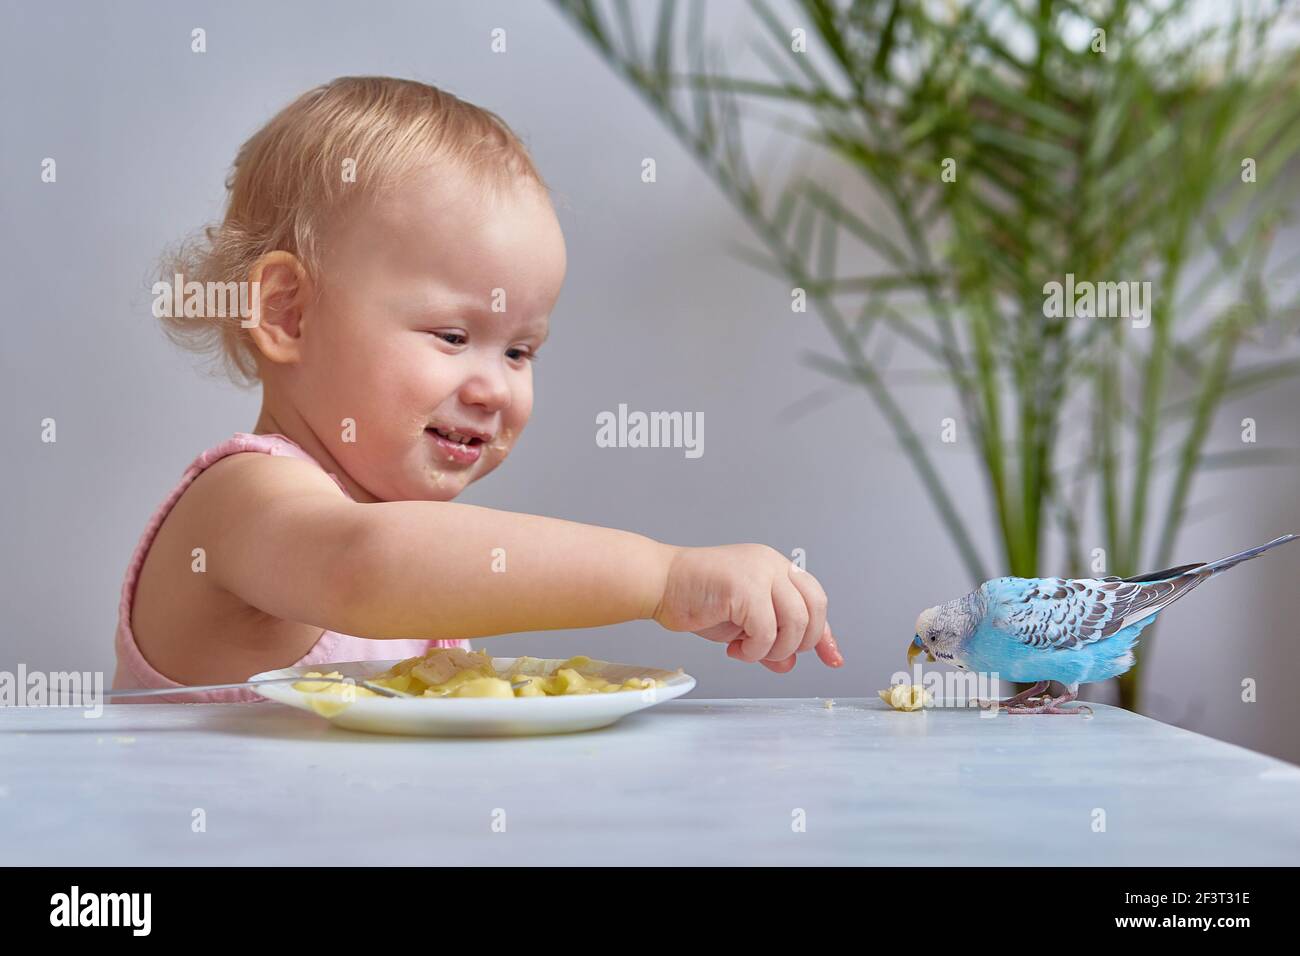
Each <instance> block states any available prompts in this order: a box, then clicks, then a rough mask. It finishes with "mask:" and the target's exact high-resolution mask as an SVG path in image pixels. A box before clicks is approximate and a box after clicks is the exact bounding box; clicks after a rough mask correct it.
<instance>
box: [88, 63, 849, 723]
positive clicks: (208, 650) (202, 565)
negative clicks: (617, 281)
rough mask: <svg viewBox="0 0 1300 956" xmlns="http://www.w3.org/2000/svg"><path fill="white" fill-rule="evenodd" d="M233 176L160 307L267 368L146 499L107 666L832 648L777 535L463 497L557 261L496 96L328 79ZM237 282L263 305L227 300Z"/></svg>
mask: <svg viewBox="0 0 1300 956" xmlns="http://www.w3.org/2000/svg"><path fill="white" fill-rule="evenodd" d="M227 188H228V190H229V203H228V207H227V210H226V214H225V218H224V220H223V221H222V222H221V224H220V225H219V226H214V227H212V228H209V229H208V230H206V232H205V236H206V240H205V241H203V242H201V243H198V244H197V245H190V246H183V247H182V248H181V250H180V252H179V253H178V255H177V257H176V260H175V262H172V263H169V265H168V268H167V270H166V279H167V283H166V284H164V285H165V286H166V285H168V284H170V283H172V282H173V277H175V281H176V282H177V283H178V284H177V286H176V288H175V289H174V290H171V291H161V290H160V288H159V286H155V293H156V296H155V305H154V311H155V314H156V315H158V316H159V318H160V319H161V320H162V321H163V322H164V325H165V328H166V329H167V331H168V333H169V334H170V335H171V336H172V338H173V339H175V340H176V341H178V342H180V343H181V344H183V345H185V346H187V347H190V348H193V349H195V350H196V351H204V352H207V353H209V354H211V355H214V356H216V357H218V358H219V359H220V360H221V362H222V363H223V364H224V366H225V368H226V369H227V371H228V372H229V373H230V374H231V375H232V377H234V378H235V379H236V381H238V382H240V383H243V384H248V385H255V384H257V383H259V382H260V384H261V387H262V408H261V414H260V415H259V417H258V419H257V424H256V425H255V426H254V428H253V430H252V432H239V433H236V434H235V435H234V436H233V437H231V438H228V439H226V440H225V441H223V442H221V443H219V444H218V445H216V446H214V447H212V448H209V449H208V450H207V451H204V452H203V453H202V454H200V455H199V456H198V457H197V458H196V459H195V460H194V462H193V464H191V465H190V467H189V468H188V469H187V470H186V472H185V474H184V475H183V476H182V478H181V480H180V482H179V484H178V485H177V487H176V488H175V489H173V491H172V492H171V494H170V495H169V496H168V497H167V499H166V500H165V501H164V502H163V503H162V505H161V506H160V507H159V509H158V511H157V512H156V513H155V515H154V516H153V518H152V520H150V521H149V523H148V526H147V527H146V529H145V532H144V535H143V536H142V538H141V539H140V543H139V545H138V546H137V548H136V551H135V554H134V556H133V558H132V560H131V563H130V566H129V567H128V570H127V574H126V580H125V582H124V584H123V587H122V600H121V604H120V606H119V615H118V626H117V635H116V648H117V663H118V667H117V674H116V677H115V679H114V686H115V687H129V686H137V687H158V688H167V687H179V686H181V685H187V684H215V683H230V682H236V681H242V680H245V679H247V678H248V677H249V676H250V675H252V674H255V673H258V672H260V671H265V670H271V669H274V668H281V667H288V666H291V665H308V664H310V665H318V664H325V663H328V662H331V661H346V660H375V659H391V658H404V657H411V656H415V655H419V654H423V653H425V652H426V651H427V650H428V649H429V648H430V647H438V646H443V647H456V646H459V647H466V648H468V647H469V644H468V642H467V640H466V639H468V638H471V637H488V636H491V635H495V634H508V633H512V632H518V631H531V630H544V629H556V628H579V627H596V626H599V625H604V624H613V623H616V622H619V621H630V620H637V619H650V620H654V621H656V622H658V623H659V624H660V625H661V626H663V627H665V628H667V629H668V630H672V631H692V632H694V633H696V634H698V635H700V636H701V637H704V638H706V639H708V640H711V641H717V642H720V643H723V644H726V645H727V653H728V654H729V655H730V656H731V657H733V658H736V659H738V660H742V661H749V662H761V663H762V664H763V665H764V666H765V667H767V668H769V669H770V670H773V671H776V672H785V671H788V670H790V668H792V667H794V664H795V655H796V654H797V653H799V652H801V651H809V650H815V651H816V653H817V655H818V657H819V658H820V659H821V660H822V661H823V662H824V663H826V664H827V665H829V666H831V667H839V666H841V665H842V664H843V658H842V657H841V655H840V653H839V651H838V649H837V648H836V645H835V639H834V637H833V636H832V634H831V630H830V628H829V626H828V625H827V623H826V595H825V593H824V592H823V590H822V587H821V585H820V584H818V582H817V580H816V578H814V577H813V576H812V575H811V574H809V573H808V572H806V571H803V570H801V569H799V568H797V567H795V566H794V565H793V564H792V563H791V562H790V561H789V560H788V559H787V558H785V557H784V556H782V555H781V554H779V553H778V552H776V551H774V550H773V549H771V548H768V547H765V546H762V545H757V544H737V545H727V546H723V547H709V548H686V547H674V546H672V545H669V544H663V543H660V542H658V541H655V540H652V539H651V538H648V537H645V536H643V535H639V534H632V533H629V532H624V531H618V530H615V529H611V528H601V527H593V526H589V525H583V524H577V523H574V522H570V521H561V520H556V519H552V518H544V517H538V516H534V515H528V514H518V513H512V512H508V511H497V510H494V509H490V508H482V507H476V506H473V505H465V504H454V503H453V500H454V499H455V498H456V496H457V495H459V494H460V493H461V491H463V490H464V489H465V488H466V487H467V486H468V485H469V484H470V483H471V482H474V481H478V480H479V479H480V478H482V477H483V476H485V475H487V474H488V473H490V472H491V471H492V470H493V469H495V468H496V467H497V466H498V465H500V464H501V462H502V461H504V460H505V458H506V456H507V455H508V454H509V453H510V450H511V448H513V447H514V444H515V442H516V441H518V440H519V436H520V433H521V432H522V431H523V429H524V426H525V425H527V424H528V418H529V415H530V413H531V412H532V406H533V368H532V363H533V361H534V360H535V359H536V357H537V354H538V350H539V349H540V348H541V347H542V343H543V342H545V341H546V337H547V330H548V321H549V317H550V314H551V312H552V310H553V308H554V306H555V302H556V299H557V298H558V297H559V294H560V286H561V284H562V283H563V280H564V273H565V268H566V262H565V248H564V238H563V236H562V234H561V232H560V226H559V222H558V221H557V219H556V216H555V212H554V210H553V209H552V206H551V202H550V197H549V187H547V185H546V184H545V182H544V181H543V180H542V178H541V176H540V175H539V174H538V172H537V170H536V169H535V168H534V166H533V163H532V160H531V159H530V157H529V156H528V153H527V151H526V149H525V147H524V146H523V144H522V143H521V142H520V141H519V140H518V138H517V137H516V136H515V134H514V133H513V132H512V131H511V130H510V128H509V127H508V126H507V125H506V124H505V123H504V122H503V121H502V120H501V119H500V118H499V117H497V116H496V115H495V114H493V113H491V112H489V111H487V110H483V109H480V108H478V107H476V106H473V105H471V104H469V103H466V102H464V101H463V100H460V99H458V98H456V97H454V96H451V95H449V94H448V93H445V92H443V91H440V90H438V89H436V88H434V87H431V86H427V85H424V84H422V83H416V82H412V81H408V80H397V79H390V78H383V77H344V78H340V79H337V80H334V81H333V82H331V83H328V84H326V85H325V86H322V87H319V88H317V89H314V90H311V91H310V92H308V93H306V94H304V95H303V96H301V97H300V98H298V99H297V100H296V101H295V102H293V103H291V104H290V105H289V106H288V107H286V108H285V109H284V110H283V111H281V112H280V113H279V114H278V115H277V116H275V117H274V118H273V119H272V120H271V121H270V122H269V123H268V124H267V125H266V126H265V127H264V128H262V129H261V130H260V131H258V132H257V133H256V134H255V135H254V136H253V137H252V138H251V139H250V140H249V141H248V142H247V143H245V144H244V146H243V147H242V148H241V149H240V151H239V154H238V156H237V157H236V160H235V166H234V170H233V173H232V175H231V177H230V178H229V179H228V181H227ZM236 288H238V290H239V292H240V293H241V294H242V295H243V296H244V298H245V300H246V302H247V304H248V305H249V308H247V309H243V310H238V309H228V308H222V307H220V305H218V306H217V307H214V306H213V302H214V295H213V290H216V291H217V292H223V291H229V290H234V289H236ZM195 290H198V291H197V292H196V291H195ZM172 292H174V293H175V294H174V295H173V294H172ZM182 300H183V302H184V307H183V308H180V309H177V308H174V307H172V305H173V303H180V302H182ZM227 300H229V296H228V297H227ZM241 311H242V313H243V314H240V313H241ZM353 635H357V636H353ZM431 635H437V637H436V638H432V637H431ZM152 699H153V700H175V701H189V702H193V701H202V700H207V701H248V700H260V699H261V698H260V697H258V696H257V695H256V694H253V693H252V692H251V691H248V690H244V689H236V690H222V691H209V692H205V693H197V692H191V693H184V694H177V695H168V696H163V697H155V698H152Z"/></svg>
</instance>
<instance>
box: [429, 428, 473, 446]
mask: <svg viewBox="0 0 1300 956" xmlns="http://www.w3.org/2000/svg"><path fill="white" fill-rule="evenodd" d="M425 431H429V432H433V433H434V434H435V435H439V436H441V437H443V438H445V439H447V441H449V442H453V443H455V444H457V445H463V446H464V447H466V448H473V447H474V446H475V445H481V444H483V439H482V438H477V437H475V436H473V435H465V434H462V433H461V432H453V431H447V430H446V429H442V428H434V427H432V426H430V427H429V428H426V429H425Z"/></svg>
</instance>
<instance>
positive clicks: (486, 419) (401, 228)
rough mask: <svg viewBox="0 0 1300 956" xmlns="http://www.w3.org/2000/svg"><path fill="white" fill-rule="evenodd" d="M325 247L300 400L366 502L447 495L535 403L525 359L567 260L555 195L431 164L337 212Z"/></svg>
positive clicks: (481, 469)
mask: <svg viewBox="0 0 1300 956" xmlns="http://www.w3.org/2000/svg"><path fill="white" fill-rule="evenodd" d="M326 246H327V248H326V249H325V250H324V252H323V263H322V271H323V275H322V277H321V283H322V286H321V295H320V300H319V303H318V304H317V305H314V306H312V307H311V308H310V309H309V310H308V311H307V312H306V313H304V322H305V333H306V334H305V335H304V337H303V339H304V342H303V348H304V356H303V361H302V363H301V364H300V365H298V367H297V370H296V379H297V380H296V382H295V388H294V391H295V393H296V395H295V399H296V402H297V404H298V407H299V410H300V412H301V413H302V415H303V417H304V418H305V419H306V421H307V423H308V424H309V425H310V427H311V429H312V431H313V432H314V433H315V434H316V435H317V436H318V437H319V438H320V440H321V441H322V442H323V443H324V444H325V445H326V447H327V449H328V450H329V452H330V454H331V456H332V457H333V458H334V460H335V461H336V462H338V464H339V465H340V466H341V467H342V468H343V469H344V470H345V471H346V472H347V475H348V477H350V478H351V479H352V481H353V482H354V483H355V484H356V485H359V486H360V487H361V488H362V489H364V490H365V491H366V492H368V493H369V495H370V496H372V497H373V498H374V499H377V500H380V501H398V500H416V499H423V500H440V501H446V500H450V499H452V498H454V497H456V495H458V494H459V493H460V492H461V491H462V490H464V488H465V487H466V486H467V485H469V483H470V482H472V481H477V480H478V479H479V478H482V477H483V476H484V475H486V474H487V473H488V472H490V471H492V470H493V469H494V468H496V467H497V465H499V464H500V463H501V462H502V460H503V459H504V458H505V457H506V455H508V454H509V453H510V450H511V448H512V447H513V446H514V443H515V442H516V441H517V440H518V438H519V435H520V433H521V432H522V431H523V429H524V426H525V425H526V424H527V423H528V418H529V415H530V414H531V413H532V408H533V366H532V358H531V356H533V355H534V354H536V352H537V350H538V349H539V348H540V347H541V344H542V342H543V340H544V339H545V338H546V335H547V330H548V323H549V317H550V313H551V310H552V308H553V307H554V305H555V301H556V299H557V298H558V297H559V294H560V286H561V285H562V283H563V282H564V273H565V268H566V261H565V248H564V237H563V235H562V234H561V232H560V224H559V222H558V221H557V220H556V218H555V213H554V211H553V210H552V208H551V204H550V201H549V199H548V198H547V197H546V195H545V193H544V192H543V191H542V190H541V189H540V188H539V187H536V186H534V185H532V184H531V183H521V184H520V185H518V186H516V187H515V188H514V190H513V191H512V192H511V193H510V194H508V195H505V196H503V197H502V198H501V199H499V200H496V201H495V202H494V201H492V200H491V199H489V198H488V197H486V196H484V195H483V194H482V192H481V191H480V190H479V189H478V188H476V187H474V186H472V185H471V184H469V183H468V182H466V181H465V180H464V179H463V178H462V177H461V175H460V174H459V173H449V172H446V171H440V172H439V173H437V174H434V173H429V174H425V175H422V176H420V177H418V178H415V179H413V180H411V181H410V182H408V183H407V184H405V185H404V186H402V187H401V188H400V189H398V190H396V191H394V192H391V193H389V194H388V195H387V196H385V197H384V198H382V199H381V200H379V201H378V202H377V203H374V204H372V205H368V206H366V208H365V209H364V210H360V211H358V212H357V213H356V214H355V215H352V216H350V217H348V219H347V220H346V221H344V222H341V223H339V224H338V225H337V226H336V227H335V229H334V230H332V231H331V232H330V234H329V236H328V238H327V240H326ZM313 318H314V319H315V321H314V322H313V321H312V319H313ZM313 326H314V327H313ZM345 419H351V420H353V421H355V422H356V426H355V435H354V436H351V435H349V434H348V432H347V430H346V429H347V426H346V424H345V421H344V420H345ZM435 430H436V431H442V432H445V433H459V437H461V438H469V439H470V440H469V441H468V443H464V442H457V441H452V440H448V439H445V438H442V437H440V436H438V435H437V434H436V431H435ZM349 438H353V439H354V440H349ZM340 477H343V476H340Z"/></svg>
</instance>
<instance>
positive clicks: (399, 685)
mask: <svg viewBox="0 0 1300 956" xmlns="http://www.w3.org/2000/svg"><path fill="white" fill-rule="evenodd" d="M590 666H591V658H590V657H584V656H581V655H579V656H577V657H570V658H569V659H568V660H567V661H564V662H563V663H561V664H558V665H557V666H556V667H555V668H554V669H553V670H551V671H549V672H547V671H546V670H545V665H544V664H543V662H542V661H541V660H540V659H539V658H536V657H520V658H517V659H516V660H515V662H514V663H513V664H512V665H511V666H510V668H509V669H508V670H507V671H505V673H498V671H497V669H496V667H495V665H493V663H492V658H491V656H489V655H488V654H485V653H483V652H482V651H467V650H465V649H464V648H463V647H435V648H432V649H430V650H429V652H428V653H427V654H424V655H422V656H420V657H408V658H407V659H406V660H404V661H399V662H398V663H396V664H394V665H393V666H392V667H390V668H389V669H388V670H386V671H384V672H383V673H382V674H377V675H376V676H374V677H368V678H366V681H367V682H368V683H371V684H377V685H379V686H380V687H387V688H389V689H391V690H396V691H401V692H402V693H406V694H411V695H413V696H416V697H563V696H571V695H576V694H610V693H615V692H617V691H624V690H646V689H649V688H652V687H663V686H664V682H663V681H662V680H659V679H657V678H654V677H629V678H627V679H626V680H623V681H622V682H615V681H610V680H606V679H605V678H603V677H600V676H599V675H597V674H589V673H583V671H584V669H585V668H588V667H590ZM313 677H337V678H342V677H343V675H342V674H341V673H339V672H338V671H332V672H331V673H328V674H321V673H318V672H316V671H311V672H309V673H307V674H304V675H303V679H302V680H300V681H297V682H295V683H294V684H293V685H292V686H293V688H294V690H300V691H303V692H305V693H309V694H313V695H324V699H315V698H314V699H313V700H312V708H313V709H314V710H316V711H317V713H321V711H320V709H319V708H317V704H318V703H319V704H321V705H322V706H324V707H325V708H326V709H327V710H330V711H331V713H328V714H325V713H322V716H333V714H335V713H338V712H339V711H340V710H342V709H343V708H344V707H346V706H347V703H349V702H351V701H352V700H355V699H357V698H358V697H379V696H381V695H379V694H376V693H375V692H374V691H371V690H368V689H366V688H365V687H360V686H357V685H354V684H339V683H334V682H333V681H321V680H317V681H313V680H311V679H310V678H313ZM514 685H518V686H514ZM330 698H338V700H337V701H335V700H330Z"/></svg>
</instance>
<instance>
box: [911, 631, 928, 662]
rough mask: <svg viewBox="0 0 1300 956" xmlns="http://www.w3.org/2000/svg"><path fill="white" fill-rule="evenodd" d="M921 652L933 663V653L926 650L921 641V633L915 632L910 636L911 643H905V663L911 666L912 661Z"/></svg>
mask: <svg viewBox="0 0 1300 956" xmlns="http://www.w3.org/2000/svg"><path fill="white" fill-rule="evenodd" d="M921 654H924V655H925V659H926V660H927V661H929V662H930V663H931V664H933V663H934V655H933V654H931V653H930V652H929V651H927V650H926V649H925V645H924V644H922V643H921V635H920V634H916V635H914V636H913V637H912V643H911V644H908V645H907V665H908V666H909V667H911V666H912V662H913V661H914V660H916V658H917V657H918V655H921Z"/></svg>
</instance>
